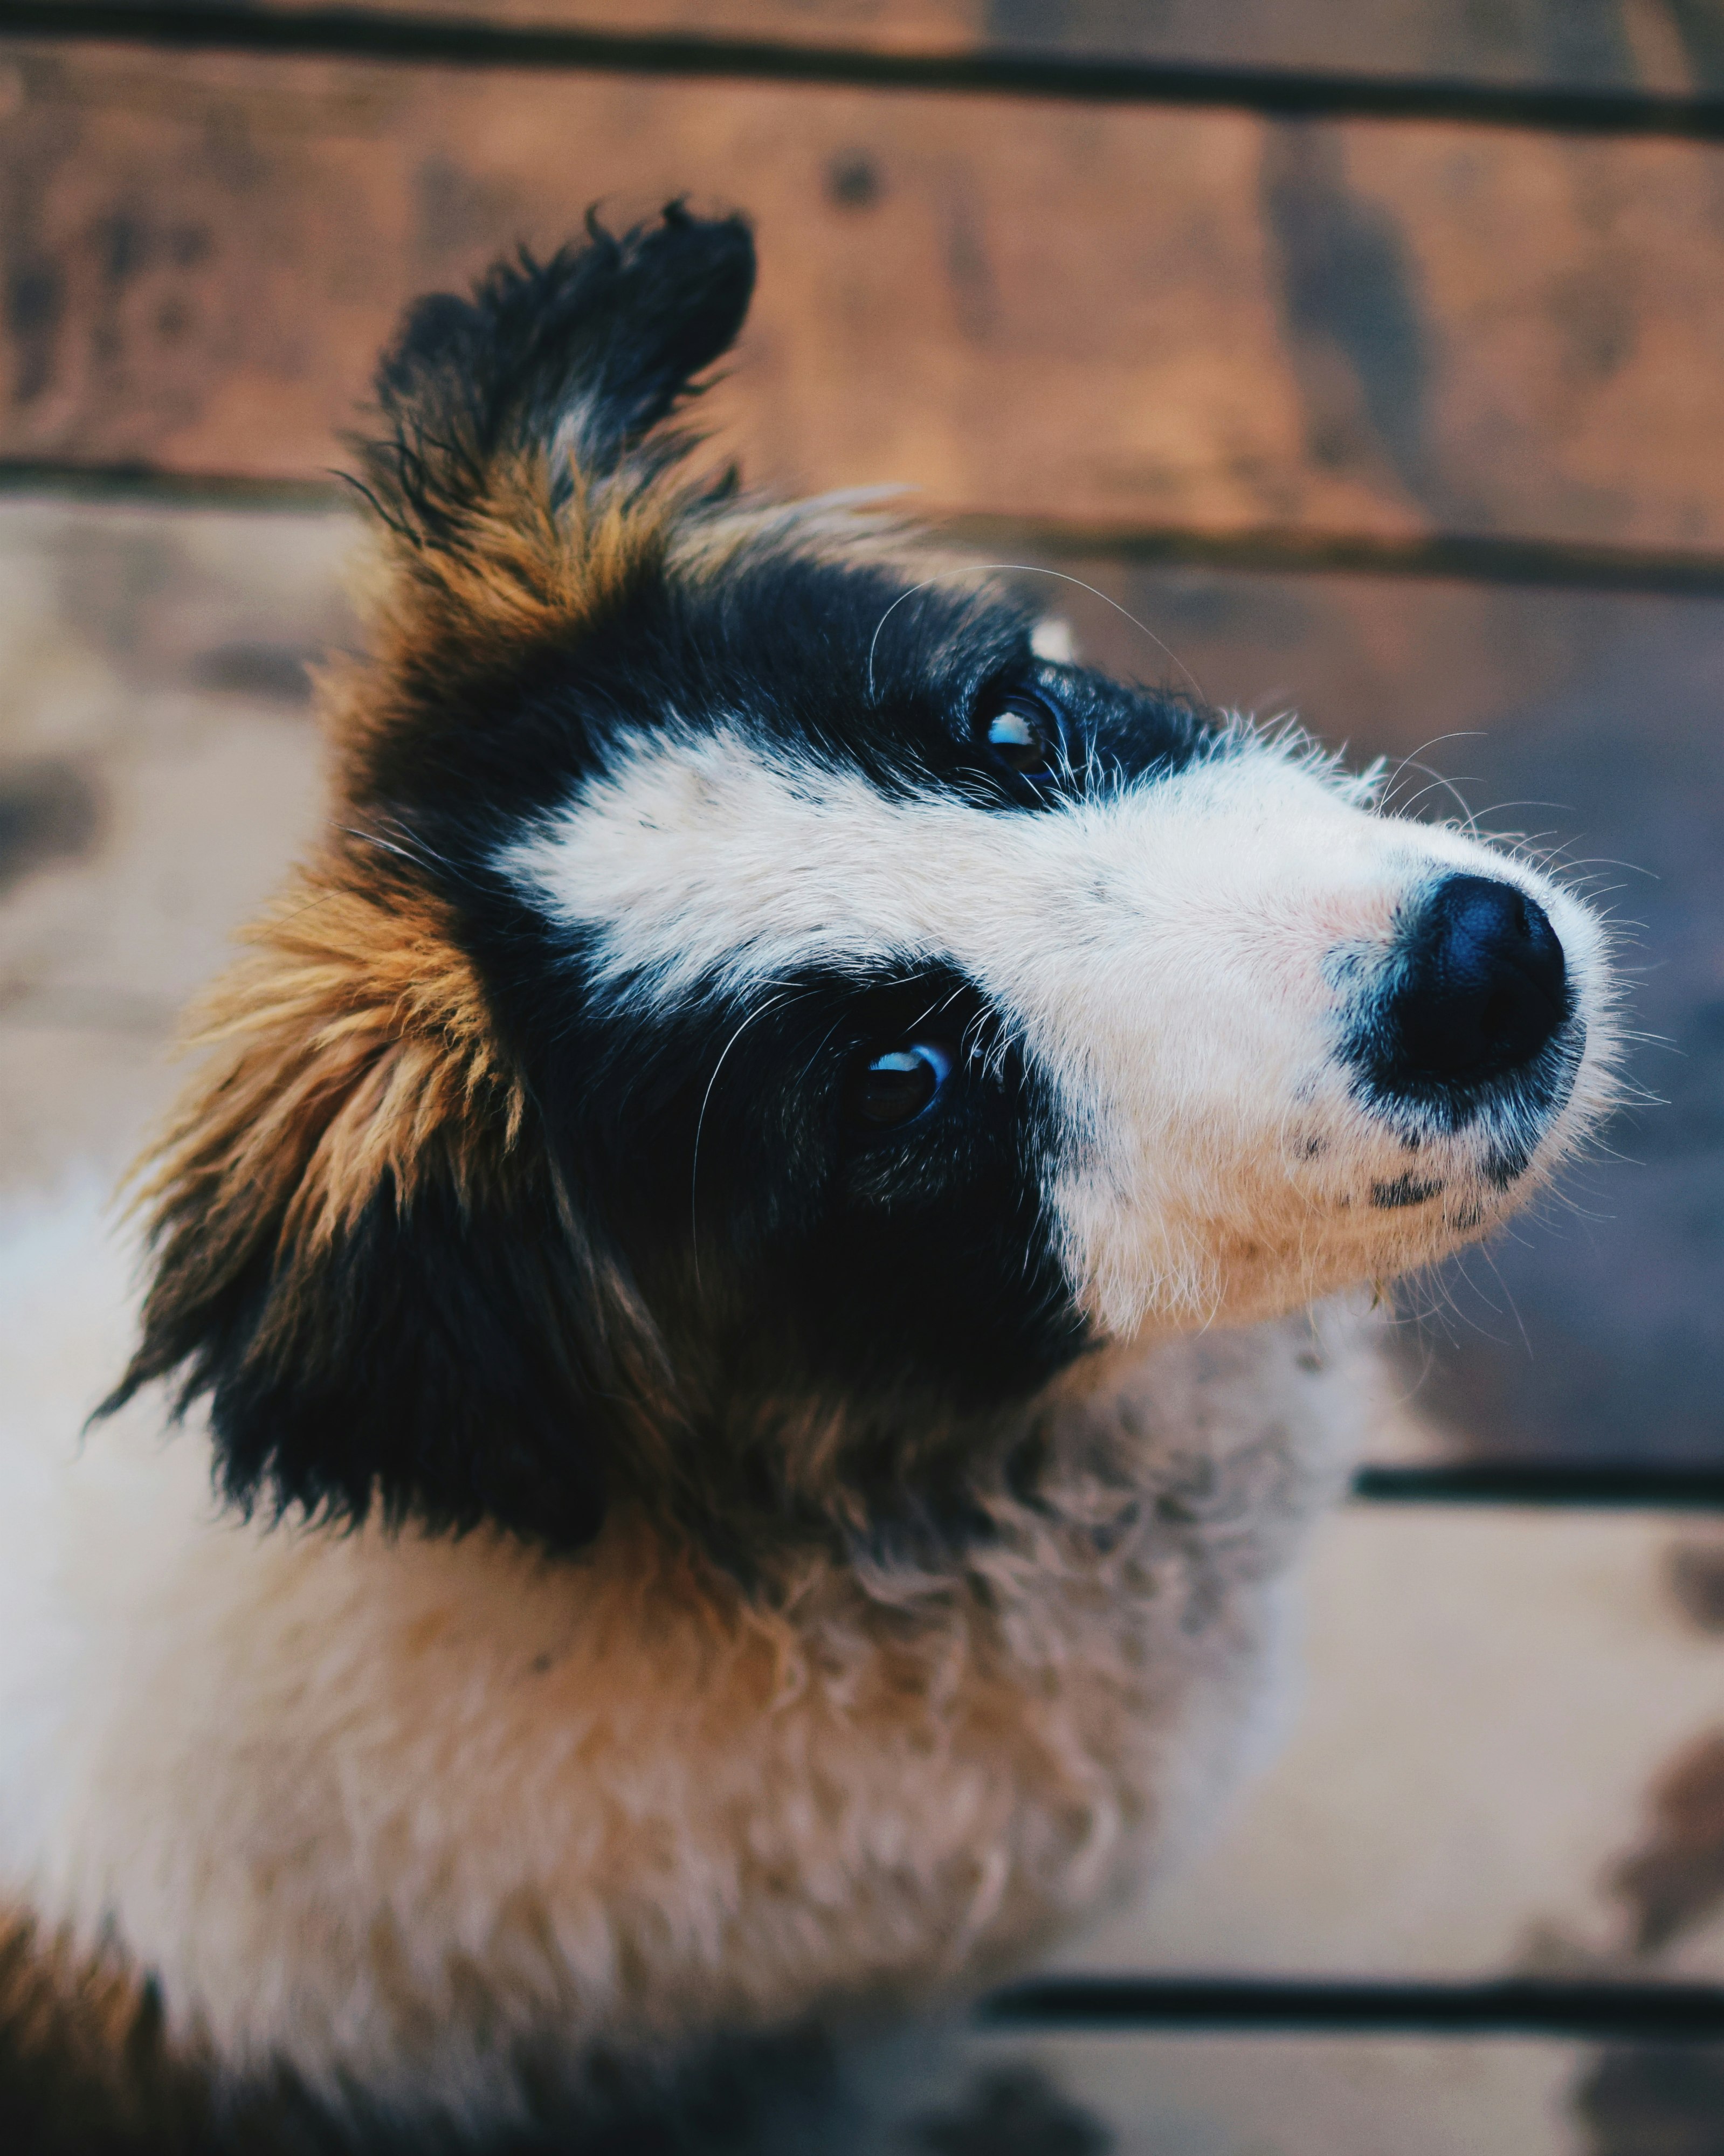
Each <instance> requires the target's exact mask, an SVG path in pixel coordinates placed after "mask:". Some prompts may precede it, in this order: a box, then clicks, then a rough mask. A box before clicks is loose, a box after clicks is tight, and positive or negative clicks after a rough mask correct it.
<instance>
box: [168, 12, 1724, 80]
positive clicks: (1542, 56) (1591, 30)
mask: <svg viewBox="0 0 1724 2156" xmlns="http://www.w3.org/2000/svg"><path fill="white" fill-rule="evenodd" d="M153 4H154V0H136V6H137V8H138V12H139V13H141V14H147V13H149V11H150V8H151V6H152V5H153ZM263 4H264V6H266V7H267V8H269V9H270V10H272V11H274V12H280V13H305V12H306V11H307V10H309V9H310V8H318V7H321V6H324V5H326V0H263ZM367 8H368V11H369V12H371V13H375V14H392V13H393V14H398V15H409V14H410V15H414V16H418V17H419V18H422V19H429V20H435V19H437V18H458V19H461V20H465V21H469V22H485V23H499V24H508V25H511V26H514V27H523V26H527V25H531V26H533V27H535V28H559V29H567V30H595V31H608V32H613V33H624V34H633V35H637V36H639V35H652V34H655V33H657V34H670V35H675V36H686V35H695V36H700V37H708V38H746V39H760V40H765V41H771V42H775V43H782V44H795V45H808V46H814V47H824V48H827V49H833V48H837V49H844V48H849V49H859V50H862V51H868V52H888V53H911V54H921V55H935V54H939V55H945V54H954V53H964V54H974V53H1004V54H1042V53H1045V54H1057V55H1058V56H1060V58H1063V59H1101V60H1122V61H1164V62H1167V63H1170V64H1175V65H1178V64H1186V65H1193V64H1195V65H1200V66H1201V65H1206V64H1207V65H1219V66H1229V67H1243V68H1288V69H1301V68H1302V69H1321V70H1323V71H1329V70H1340V71H1347V72H1356V73H1358V74H1380V75H1387V76H1391V77H1393V76H1424V77H1439V78H1446V79H1449V80H1456V81H1464V82H1476V83H1491V84H1500V85H1506V84H1514V85H1521V86H1527V87H1532V86H1537V87H1540V88H1547V89H1584V90H1661V91H1675V92H1680V91H1685V90H1706V89H1717V88H1720V87H1724V7H1721V6H1720V4H1719V0H1494V3H1493V4H1491V5H1489V6H1484V7H1481V6H1480V5H1479V4H1478V0H1423V4H1407V0H1401V4H1398V5H1387V6H1384V5H1379V6H1376V7H1361V6H1359V5H1358V4H1357V0H1301V4H1298V5H1290V4H1289V0H1229V4H1226V5H1223V6H1218V5H1216V4H1215V0H367Z"/></svg>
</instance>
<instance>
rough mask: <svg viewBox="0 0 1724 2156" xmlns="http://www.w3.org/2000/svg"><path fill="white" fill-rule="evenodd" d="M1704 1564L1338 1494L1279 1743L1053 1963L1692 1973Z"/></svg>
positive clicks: (1709, 1859) (1716, 1746)
mask: <svg viewBox="0 0 1724 2156" xmlns="http://www.w3.org/2000/svg"><path fill="white" fill-rule="evenodd" d="M1721 1577H1724V1533H1721V1532H1720V1530H1719V1529H1718V1528H1717V1527H1696V1524H1695V1523H1694V1522H1682V1521H1671V1520H1660V1519H1656V1518H1650V1519H1649V1518H1646V1517H1616V1518H1587V1517H1575V1516H1573V1515H1563V1514H1537V1513H1532V1512H1523V1513H1521V1514H1518V1515H1514V1516H1509V1517H1505V1516H1501V1515H1493V1514H1486V1513H1476V1512H1475V1513H1471V1514H1467V1513H1462V1512H1449V1511H1447V1510H1439V1509H1433V1510H1430V1511H1427V1512H1414V1511H1413V1510H1410V1509H1409V1510H1408V1511H1404V1512H1393V1513H1391V1512H1383V1511H1380V1510H1370V1509H1367V1508H1364V1507H1355V1508H1352V1509H1350V1510H1348V1511H1347V1512H1343V1513H1342V1514H1341V1515H1339V1516H1337V1517H1336V1518H1334V1519H1333V1520H1331V1522H1328V1523H1327V1524H1326V1527H1324V1528H1323V1529H1322V1530H1321V1533H1320V1537H1319V1540H1318V1543H1317V1546H1316V1553H1315V1558H1314V1562H1313V1564H1312V1568H1311V1574H1310V1577H1309V1580H1308V1584H1307V1588H1306V1599H1307V1609H1308V1616H1307V1638H1306V1649H1305V1652H1306V1662H1307V1667H1308V1675H1307V1677H1306V1683H1305V1686H1304V1697H1303V1698H1302V1700H1301V1702H1300V1703H1299V1706H1298V1708H1297V1712H1296V1715H1295V1716H1294V1717H1293V1720H1292V1728H1291V1737H1290V1742H1289V1743H1287V1744H1286V1746H1285V1749H1284V1750H1283V1751H1282V1752H1281V1753H1280V1756H1279V1758H1276V1759H1275V1761H1274V1763H1273V1764H1272V1765H1271V1766H1270V1768H1269V1771H1268V1773H1267V1774H1265V1777H1264V1778H1263V1779H1262V1780H1261V1781H1260V1783H1259V1784H1257V1786H1256V1787H1255V1789H1252V1790H1249V1791H1248V1792H1247V1794H1246V1795H1245V1797H1244V1800H1243V1802H1242V1803H1241V1804H1239V1807H1238V1809H1236V1811H1235V1812H1234V1815H1232V1817H1231V1818H1230V1819H1229V1820H1228V1821H1227V1822H1226V1823H1225V1825H1224V1829H1223V1830H1222V1832H1221V1833H1220V1835H1219V1838H1218V1839H1217V1840H1216V1841H1215V1842H1214V1844H1213V1846H1212V1847H1211V1848H1210V1849H1209V1850H1208V1852H1207V1853H1206V1854H1205V1855H1204V1856H1203V1857H1202V1858H1200V1860H1199V1861H1198V1863H1197V1864H1196V1865H1194V1866H1193V1868H1192V1869H1191V1870H1190V1871H1188V1872H1187V1873H1185V1874H1184V1875H1183V1876H1181V1877H1178V1878H1176V1879H1175V1880H1174V1881H1172V1883H1171V1884H1170V1885H1169V1886H1167V1887H1166V1888H1165V1889H1163V1890H1162V1891H1159V1892H1151V1893H1148V1894H1146V1895H1144V1896H1143V1897H1141V1898H1139V1899H1137V1900H1135V1901H1131V1902H1125V1903H1122V1904H1121V1907H1119V1908H1118V1909H1116V1911H1115V1912H1112V1913H1111V1915H1110V1916H1108V1917H1106V1918H1105V1919H1104V1921H1103V1922H1101V1924H1100V1925H1099V1926H1098V1927H1097V1928H1095V1931H1094V1932H1093V1933H1091V1934H1090V1936H1089V1937H1088V1938H1083V1939H1080V1940H1077V1941H1075V1942H1074V1943H1072V1944H1071V1945H1070V1947H1069V1948H1065V1949H1064V1950H1062V1952H1061V1953H1060V1954H1059V1955H1058V1956H1057V1957H1056V1958H1055V1960H1056V1965H1057V1966H1058V1967H1059V1968H1060V1969H1065V1970H1070V1971H1074V1972H1084V1973H1093V1972H1097V1971H1112V1972H1115V1973H1118V1974H1128V1973H1134V1974H1142V1973H1144V1972H1149V1971H1162V1972H1169V1973H1174V1972H1177V1973H1178V1974H1199V1973H1202V1972H1205V1971H1208V1972H1213V1973H1242V1972H1247V1973H1252V1974H1258V1975H1281V1976H1286V1977H1295V1976H1323V1975H1326V1976H1331V1977H1347V1978H1371V1977H1378V1978H1396V1979H1401V1978H1427V1979H1439V1978H1440V1979H1462V1980H1471V1979H1480V1978H1491V1977H1501V1976H1506V1975H1511V1974H1518V1975H1532V1974H1541V1975H1545V1976H1557V1977H1568V1978H1574V1979H1580V1978H1586V1977H1592V1978H1594V1979H1599V1978H1603V1979H1615V1980H1619V1981H1625V1982H1642V1981H1657V1980H1664V1981H1669V1980H1671V1979H1706V1980H1711V1981H1716V1980H1717V1979H1719V1978H1720V1977H1721V1976H1724V1826H1721V1824H1720V1822H1721V1820H1724V1804H1721V1801H1720V1798H1721V1792H1724V1739H1721V1737H1720V1729H1721V1725H1724V1644H1721V1639H1720V1632H1719V1629H1718V1620H1717V1609H1716V1586H1717V1582H1718V1580H1719V1578H1721ZM1709 1596H1710V1597H1711V1598H1712V1599H1708V1598H1709Z"/></svg>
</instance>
